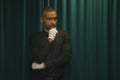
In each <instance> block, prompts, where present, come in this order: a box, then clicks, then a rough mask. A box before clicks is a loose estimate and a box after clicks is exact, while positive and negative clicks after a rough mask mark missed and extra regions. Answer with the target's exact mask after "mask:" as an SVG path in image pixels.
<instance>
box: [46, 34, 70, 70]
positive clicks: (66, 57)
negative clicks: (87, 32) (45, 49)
mask: <svg viewBox="0 0 120 80" xmlns="http://www.w3.org/2000/svg"><path fill="white" fill-rule="evenodd" d="M70 57H71V41H70V36H69V33H67V32H63V43H62V51H61V55H60V56H58V57H56V58H52V59H50V60H49V61H46V62H45V65H46V68H55V67H60V66H64V65H65V64H67V63H69V62H70Z"/></svg>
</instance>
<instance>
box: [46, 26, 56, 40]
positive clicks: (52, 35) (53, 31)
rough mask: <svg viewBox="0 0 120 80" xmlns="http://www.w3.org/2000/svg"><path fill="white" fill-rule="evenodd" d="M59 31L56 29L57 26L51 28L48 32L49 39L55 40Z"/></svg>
mask: <svg viewBox="0 0 120 80" xmlns="http://www.w3.org/2000/svg"><path fill="white" fill-rule="evenodd" d="M57 32H58V31H57V30H56V28H52V29H50V30H49V32H48V33H49V36H48V39H52V40H54V39H55V36H56V33H57Z"/></svg>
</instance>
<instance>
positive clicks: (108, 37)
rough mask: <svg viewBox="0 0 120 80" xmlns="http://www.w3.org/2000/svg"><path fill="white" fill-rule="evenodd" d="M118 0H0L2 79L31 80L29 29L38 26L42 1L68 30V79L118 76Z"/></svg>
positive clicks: (36, 29)
mask: <svg viewBox="0 0 120 80" xmlns="http://www.w3.org/2000/svg"><path fill="white" fill-rule="evenodd" d="M119 3H120V0H0V80H10V79H12V80H29V77H30V75H29V73H30V71H29V68H30V67H31V66H30V64H29V59H30V57H31V55H30V50H29V49H28V46H29V38H30V35H31V34H33V33H35V32H39V31H41V30H42V24H41V23H40V20H39V18H40V15H41V10H42V8H43V7H46V6H50V7H53V8H55V9H56V10H57V13H58V24H57V28H58V29H64V30H67V31H69V32H70V34H71V41H72V59H71V64H70V65H68V66H67V71H66V74H65V79H66V80H119V79H120V76H119V74H120V5H119Z"/></svg>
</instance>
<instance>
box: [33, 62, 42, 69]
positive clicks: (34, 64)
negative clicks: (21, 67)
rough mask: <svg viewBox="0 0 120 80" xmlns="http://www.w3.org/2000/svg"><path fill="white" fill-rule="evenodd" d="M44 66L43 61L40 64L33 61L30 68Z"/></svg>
mask: <svg viewBox="0 0 120 80" xmlns="http://www.w3.org/2000/svg"><path fill="white" fill-rule="evenodd" d="M43 68H44V63H43V62H42V63H41V64H38V63H35V62H33V63H32V69H33V70H35V69H43Z"/></svg>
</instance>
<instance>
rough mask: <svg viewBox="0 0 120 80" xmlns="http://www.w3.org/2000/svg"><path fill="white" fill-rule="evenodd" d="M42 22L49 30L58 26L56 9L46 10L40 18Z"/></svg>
mask: <svg viewBox="0 0 120 80" xmlns="http://www.w3.org/2000/svg"><path fill="white" fill-rule="evenodd" d="M40 20H41V22H42V23H43V26H44V28H45V29H47V30H49V29H51V28H54V27H56V24H57V14H56V12H55V11H49V12H48V11H46V12H44V14H43V16H42V17H41V18H40Z"/></svg>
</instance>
